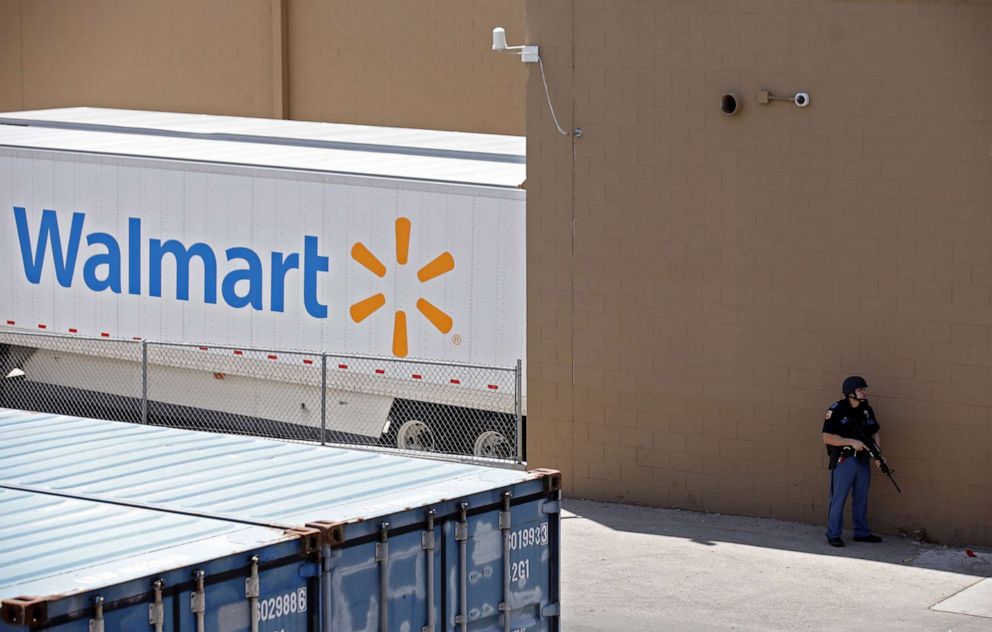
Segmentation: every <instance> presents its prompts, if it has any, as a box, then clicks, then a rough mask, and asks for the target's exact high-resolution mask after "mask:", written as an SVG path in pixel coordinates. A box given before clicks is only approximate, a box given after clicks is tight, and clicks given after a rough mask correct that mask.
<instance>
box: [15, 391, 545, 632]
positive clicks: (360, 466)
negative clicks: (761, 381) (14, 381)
mask: <svg viewBox="0 0 992 632" xmlns="http://www.w3.org/2000/svg"><path fill="white" fill-rule="evenodd" d="M0 434H2V437H3V440H2V441H0V484H2V485H4V486H7V487H9V488H16V489H21V490H31V491H45V492H47V493H53V494H60V495H63V496H66V497H72V498H78V499H87V500H98V501H101V502H112V503H117V504H120V505H125V506H130V507H140V508H156V509H160V510H166V511H175V512H186V513H189V514H195V515H198V516H202V517H209V518H214V519H217V520H239V521H248V522H253V523H257V524H260V525H270V526H271V525H280V526H284V527H291V526H309V527H311V528H315V529H319V530H320V531H321V533H322V534H323V535H322V537H323V546H322V560H321V563H322V568H323V570H322V572H321V582H320V583H321V588H320V608H321V628H322V629H324V630H340V631H346V630H421V629H424V628H427V629H433V630H452V631H455V630H466V631H467V630H468V629H471V630H493V631H496V630H504V631H507V630H557V629H558V616H557V615H558V581H559V579H558V572H559V533H560V530H559V503H558V499H559V496H560V491H559V488H560V479H559V477H558V474H557V472H551V471H534V472H520V471H515V470H505V469H496V468H487V467H481V466H475V465H465V464H458V463H448V462H438V461H430V460H427V459H417V458H409V457H400V456H393V455H385V454H379V453H373V452H362V451H355V450H344V449H338V448H333V447H321V446H307V445H300V444H284V443H279V442H276V441H269V440H265V439H253V438H246V437H232V436H224V435H214V434H208V433H198V432H189V431H182V430H175V429H169V428H157V427H150V426H138V425H130V424H123V423H117V422H108V421H97V420H89V419H81V418H74V417H63V416H55V415H45V414H37V413H23V412H18V411H3V410H0ZM504 613H507V614H508V616H504Z"/></svg>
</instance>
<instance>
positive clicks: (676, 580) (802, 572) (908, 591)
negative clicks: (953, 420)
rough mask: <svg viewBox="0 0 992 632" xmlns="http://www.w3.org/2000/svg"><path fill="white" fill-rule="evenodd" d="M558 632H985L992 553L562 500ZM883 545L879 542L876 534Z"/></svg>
mask: <svg viewBox="0 0 992 632" xmlns="http://www.w3.org/2000/svg"><path fill="white" fill-rule="evenodd" d="M564 509H565V511H564V512H563V514H562V531H563V538H564V540H563V547H562V564H563V572H562V609H563V618H562V624H563V626H562V629H563V630H565V631H566V632H602V631H612V630H624V631H636V630H652V631H659V630H677V631H683V630H685V631H692V630H703V631H716V630H721V631H722V630H747V631H750V630H754V631H758V630H761V631H766V630H790V631H791V630H871V631H872V632H878V631H887V630H892V631H900V632H901V631H904V630H907V631H917V630H919V631H931V630H932V631H938V630H939V631H941V632H948V631H953V632H979V631H982V632H988V631H990V630H992V579H986V578H989V577H992V551H988V550H977V549H972V550H973V552H974V553H975V557H969V556H968V555H967V554H966V549H965V547H943V546H940V545H933V544H920V543H918V542H915V541H913V540H909V539H902V538H899V537H898V536H886V537H885V541H884V542H883V543H881V544H859V543H855V542H851V541H850V534H845V540H846V541H847V543H848V545H847V546H846V547H845V548H843V549H835V548H833V547H831V546H829V545H828V544H827V542H826V540H825V538H824V535H823V531H824V529H823V527H820V526H812V525H805V524H798V523H791V522H784V521H779V520H769V519H761V518H743V517H737V516H724V515H718V514H702V513H695V512H689V511H679V510H673V509H655V508H648V507H636V506H632V505H620V504H611V503H599V502H592V501H585V500H574V499H566V500H565V502H564ZM882 535H883V536H885V534H882Z"/></svg>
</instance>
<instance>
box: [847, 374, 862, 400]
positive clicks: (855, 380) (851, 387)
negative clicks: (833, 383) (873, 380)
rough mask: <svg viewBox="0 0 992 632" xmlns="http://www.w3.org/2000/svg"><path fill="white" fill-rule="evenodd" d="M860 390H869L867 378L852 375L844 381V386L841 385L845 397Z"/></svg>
mask: <svg viewBox="0 0 992 632" xmlns="http://www.w3.org/2000/svg"><path fill="white" fill-rule="evenodd" d="M859 388H868V382H866V381H865V378H863V377H861V376H860V375H852V376H851V377H849V378H846V379H845V380H844V384H843V385H841V390H842V391H843V392H844V396H845V397H846V396H848V395H853V394H854V391H855V390H857V389H859Z"/></svg>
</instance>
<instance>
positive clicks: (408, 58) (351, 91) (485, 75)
mask: <svg viewBox="0 0 992 632" xmlns="http://www.w3.org/2000/svg"><path fill="white" fill-rule="evenodd" d="M500 25H502V26H505V27H506V28H507V33H508V34H509V37H510V38H511V39H513V38H520V39H522V38H523V34H524V2H523V0H499V1H495V2H494V1H491V0H486V1H483V0H471V1H469V0H430V1H426V0H425V1H423V2H390V1H387V0H369V1H367V2H344V1H341V0H332V1H325V0H320V1H316V0H146V1H142V2H135V1H134V0H0V111H11V110H24V109H38V108H49V107H64V106H79V105H88V106H99V107H120V108H135V109H149V110H166V111H178V112H198V113H205V114H229V115H236V116H260V117H273V118H293V119H297V120H316V121H334V122H342V123H359V124H368V125H387V126H398V127H419V128H427V129H448V130H461V131H472V132H490V133H498V134H517V135H519V134H523V133H524V99H525V93H524V88H525V81H526V69H525V68H524V67H523V65H522V64H521V63H520V61H519V59H518V58H515V57H511V56H507V55H497V54H495V53H493V52H492V51H491V50H490V45H491V32H492V28H493V27H495V26H500Z"/></svg>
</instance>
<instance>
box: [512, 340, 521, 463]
mask: <svg viewBox="0 0 992 632" xmlns="http://www.w3.org/2000/svg"><path fill="white" fill-rule="evenodd" d="M514 377H515V378H516V379H515V382H516V392H515V393H514V397H513V399H514V400H515V401H514V406H515V407H516V413H517V463H523V462H524V389H523V384H524V362H523V360H522V359H520V358H517V368H516V371H514Z"/></svg>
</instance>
